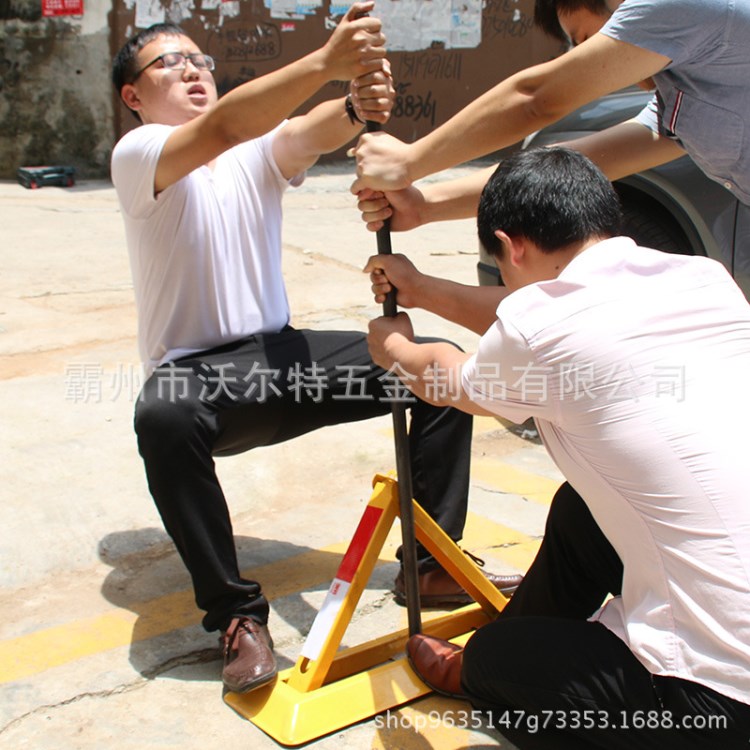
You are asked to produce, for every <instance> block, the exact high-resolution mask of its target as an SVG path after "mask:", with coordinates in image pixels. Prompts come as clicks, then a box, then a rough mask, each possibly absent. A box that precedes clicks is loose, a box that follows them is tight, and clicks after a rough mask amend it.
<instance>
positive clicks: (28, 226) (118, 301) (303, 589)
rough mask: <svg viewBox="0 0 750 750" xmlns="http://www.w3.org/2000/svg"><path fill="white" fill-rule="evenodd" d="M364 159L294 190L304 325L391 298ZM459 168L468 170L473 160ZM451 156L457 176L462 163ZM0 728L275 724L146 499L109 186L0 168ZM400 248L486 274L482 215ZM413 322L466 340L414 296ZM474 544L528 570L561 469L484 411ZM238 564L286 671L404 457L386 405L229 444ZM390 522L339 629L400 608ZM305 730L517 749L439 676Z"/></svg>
mask: <svg viewBox="0 0 750 750" xmlns="http://www.w3.org/2000/svg"><path fill="white" fill-rule="evenodd" d="M350 168H351V166H350V165H349V164H345V165H334V166H328V167H324V168H317V169H316V170H314V171H313V172H312V173H311V175H310V176H309V178H308V180H307V182H306V183H305V185H303V186H302V187H301V188H300V189H298V190H296V191H291V192H290V193H289V194H288V196H287V199H286V229H285V243H286V261H285V263H286V269H285V273H286V277H287V281H288V288H289V295H290V298H291V303H292V309H293V312H294V320H293V323H294V324H296V325H305V326H317V327H336V326H346V327H355V328H360V329H362V328H364V327H365V326H366V324H367V321H368V319H370V318H371V317H373V316H375V315H377V314H379V307H378V306H376V305H375V304H374V303H373V302H372V301H371V297H370V294H369V281H368V279H367V277H366V276H365V275H363V274H362V273H361V268H362V266H363V265H364V262H365V260H366V258H367V257H368V256H369V255H370V254H371V253H373V252H374V251H375V238H374V236H373V235H372V234H370V233H368V232H367V231H366V230H365V228H364V226H363V225H362V224H361V222H359V219H358V214H357V213H356V211H355V209H354V207H353V206H354V199H353V198H352V197H351V196H350V195H349V193H348V186H349V184H350V182H351V175H350V173H349V170H350ZM467 169H470V168H467ZM459 173H463V172H459V171H458V170H453V171H452V173H451V175H455V174H459ZM0 217H2V219H1V220H0V257H2V264H1V267H2V274H0V381H1V382H2V389H3V399H2V401H3V406H2V418H1V419H0V451H2V452H1V454H0V488H1V489H0V493H2V499H1V501H0V529H2V532H1V533H0V612H1V613H2V614H0V696H1V697H0V747H2V748H13V749H14V750H16V749H18V748H34V750H39V749H43V748H55V750H58V749H59V748H65V749H68V748H70V749H79V748H80V749H81V750H84V749H86V750H88V748H101V747H105V746H109V747H115V748H139V750H141V749H142V748H152V747H153V748H156V747H159V748H202V749H205V748H221V747H240V748H253V749H254V750H255V749H260V750H263V749H265V748H274V747H278V743H277V742H276V741H275V740H274V739H273V738H272V737H270V736H268V735H267V734H265V733H264V732H262V731H261V730H260V729H258V728H257V727H256V726H255V725H254V724H253V723H251V722H250V721H248V720H246V719H245V718H243V717H242V716H240V715H239V714H237V713H235V712H234V711H233V710H232V709H231V708H230V707H229V706H228V705H226V704H225V703H224V702H223V700H222V689H221V682H220V669H221V664H220V661H219V658H218V651H217V648H216V646H217V642H216V635H215V634H208V633H206V632H205V631H203V629H202V628H201V626H200V613H199V612H198V611H197V610H196V608H195V606H194V603H193V600H192V595H191V590H190V584H189V580H188V577H187V575H186V573H185V571H184V569H183V567H182V565H181V562H180V561H179V559H178V558H177V555H176V553H175V551H174V548H173V547H172V544H171V542H170V540H169V539H168V538H167V536H166V535H165V533H164V532H163V530H162V528H161V524H160V521H159V518H158V516H157V513H156V511H155V509H154V507H153V504H152V501H151V499H150V497H149V494H148V491H147V488H146V484H145V480H144V476H143V470H142V466H141V463H140V459H139V457H138V455H137V453H136V448H135V441H134V436H133V433H132V428H131V420H132V411H133V405H134V401H135V398H136V396H137V393H138V389H139V386H140V374H139V366H138V357H137V353H136V343H135V330H136V317H135V310H134V304H133V291H132V284H131V280H130V272H129V268H128V260H127V253H126V249H125V243H124V232H123V228H122V223H121V220H120V217H119V215H118V207H117V201H116V198H115V194H114V190H113V188H112V186H111V185H110V184H109V183H106V182H82V183H80V184H78V185H77V186H75V187H74V188H69V189H63V188H52V187H47V188H42V189H40V190H35V191H30V190H25V189H24V188H22V187H21V186H20V185H17V184H16V183H13V182H4V183H0ZM394 250H395V251H396V252H406V253H408V254H409V255H410V256H411V257H412V258H413V259H414V260H415V261H416V262H417V264H418V265H419V266H420V267H422V268H425V269H430V270H431V272H433V273H435V274H439V275H444V276H448V277H450V278H454V279H456V280H458V281H465V282H467V283H474V281H475V265H476V260H477V255H476V239H475V233H474V229H473V224H472V222H470V221H466V222H455V223H452V224H445V225H436V226H432V227H425V228H421V229H419V230H416V231H414V232H412V233H409V234H408V235H394ZM413 318H414V321H415V327H416V329H417V330H418V332H423V333H425V334H432V335H441V336H446V337H448V338H452V339H453V340H455V341H456V342H458V343H460V344H461V345H463V346H464V347H465V348H469V349H471V348H472V347H473V346H474V344H475V342H476V337H475V336H474V335H473V334H470V333H468V332H466V331H462V330H460V329H457V328H455V327H453V326H451V325H449V324H447V323H444V322H442V321H440V320H439V319H437V318H435V317H433V316H430V315H427V314H424V313H419V312H417V313H415V314H414V315H413ZM475 433H476V434H475V440H474V448H473V452H474V456H473V460H474V463H473V475H472V491H471V505H470V511H471V513H470V518H469V523H468V526H467V529H466V534H465V538H464V541H463V546H464V547H466V548H467V549H470V550H471V551H473V552H474V553H475V554H478V555H480V556H481V557H483V558H485V559H486V560H487V566H488V568H490V569H492V570H494V571H497V572H503V571H513V570H523V569H525V567H526V566H527V565H528V563H529V562H530V560H531V559H532V557H533V554H534V552H535V549H536V547H537V545H538V541H539V538H540V535H541V533H542V528H543V523H544V519H545V515H546V511H547V506H548V503H549V500H550V498H551V494H552V492H553V491H554V489H555V487H556V486H557V483H558V480H559V474H558V472H557V470H556V469H555V468H554V466H552V465H551V462H550V461H549V459H548V458H547V456H546V454H545V452H544V450H543V448H542V447H541V446H540V445H539V444H538V443H537V442H535V441H534V440H533V439H529V438H530V437H532V438H533V436H529V435H526V436H522V435H521V431H520V430H519V429H509V428H508V426H506V425H504V424H502V423H500V422H499V421H496V420H491V419H478V420H477V421H476V426H475ZM218 467H219V472H220V476H221V479H222V482H223V485H224V487H225V490H226V493H227V496H228V498H229V501H230V505H231V509H232V513H233V519H234V523H235V532H236V535H237V545H238V550H239V556H240V560H241V565H242V568H243V570H244V571H245V572H246V574H247V575H249V576H250V577H254V578H257V579H258V580H260V581H261V582H262V583H263V585H264V589H265V591H266V592H267V595H269V596H270V598H271V603H272V613H271V619H270V627H271V630H272V633H273V636H274V639H275V642H276V650H277V653H278V656H279V660H280V666H281V667H282V668H286V667H289V666H291V665H293V664H294V662H295V661H296V659H297V657H298V655H299V652H300V649H301V647H302V644H303V642H304V639H305V636H306V634H307V631H308V630H309V628H310V625H311V623H312V621H313V618H314V616H315V614H316V612H317V611H318V608H319V607H320V605H321V603H322V600H323V597H324V596H325V593H326V591H327V589H328V586H329V583H330V581H331V579H332V577H333V575H334V573H335V572H336V569H337V567H338V563H339V561H340V559H341V554H342V553H343V551H344V550H345V549H346V546H347V543H348V541H349V539H350V538H351V536H352V534H353V532H354V529H355V528H356V525H357V523H358V520H359V518H360V515H361V513H362V510H363V508H364V507H365V505H366V503H367V501H368V500H369V498H370V494H371V486H372V478H373V475H374V474H375V473H377V472H388V471H390V470H392V469H393V468H394V454H393V438H392V430H391V424H390V417H383V418H380V419H374V420H371V421H369V422H363V423H359V424H354V425H346V426H338V427H331V428H327V429H325V430H322V431H319V432H317V433H315V434H313V435H308V436H306V437H302V438H299V439H297V440H295V441H293V442H290V443H287V444H284V445H280V446H276V447H273V448H268V449H262V450H257V451H254V452H252V453H249V454H245V455H242V456H236V457H232V458H224V459H220V460H219V462H218ZM398 535H399V530H398V525H396V527H395V528H394V530H393V531H392V532H391V535H390V536H389V538H388V541H387V543H386V545H385V547H384V549H383V552H382V554H381V559H380V560H379V563H378V565H377V567H376V569H375V571H374V573H373V575H372V577H371V579H370V582H369V584H368V588H367V591H366V592H365V595H364V596H363V599H362V601H361V602H360V606H359V607H358V609H357V611H356V612H355V614H354V617H353V619H352V623H351V626H350V628H349V630H348V631H347V634H346V636H345V639H344V643H345V644H346V645H351V644H353V643H358V642H366V641H369V640H371V639H372V638H375V637H378V636H380V635H384V634H385V633H388V632H391V631H392V630H395V629H398V628H402V627H405V625H406V613H405V611H404V610H403V609H402V608H400V607H398V606H396V605H395V604H394V602H393V600H392V595H391V593H390V587H391V584H392V581H393V578H394V577H395V574H396V563H395V558H394V551H395V548H396V546H397V545H398V542H399V537H398ZM336 721H337V718H336V717H332V719H331V723H332V726H331V730H332V731H331V733H330V734H328V735H326V736H324V737H322V738H321V739H318V740H315V741H313V742H311V743H310V744H309V747H314V748H315V750H329V749H332V748H336V750H344V748H356V749H358V750H359V748H394V749H395V748H399V749H409V748H414V749H415V750H416V749H418V750H427V749H428V748H435V749H436V750H438V749H440V750H442V749H443V748H495V747H501V748H511V747H512V746H511V745H510V744H509V743H508V742H507V740H505V739H504V738H503V737H502V736H501V735H500V734H498V733H497V732H496V731H494V730H492V729H489V728H487V727H486V726H485V725H484V724H483V723H482V722H481V721H479V719H478V717H476V716H474V715H472V714H471V713H470V707H469V706H468V704H465V703H462V702H460V701H452V700H448V699H443V698H439V697H436V696H435V695H430V696H427V697H425V698H422V699H419V700H417V701H414V702H412V703H411V704H409V705H407V706H404V707H400V708H396V709H394V710H393V711H390V712H387V713H385V714H382V715H380V716H378V717H375V718H372V719H369V720H366V721H362V722H359V723H357V724H355V725H354V726H349V727H345V728H338V727H337V726H336Z"/></svg>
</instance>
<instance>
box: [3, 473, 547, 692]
mask: <svg viewBox="0 0 750 750" xmlns="http://www.w3.org/2000/svg"><path fill="white" fill-rule="evenodd" d="M491 468H492V469H493V474H492V476H493V477H494V479H493V484H497V485H498V486H501V487H503V488H504V489H505V490H506V491H508V492H518V494H523V495H524V496H525V497H529V496H534V497H537V496H538V497H542V495H543V494H544V493H545V492H546V493H548V494H549V488H548V487H547V484H551V482H550V480H546V479H544V478H543V477H535V478H534V477H533V476H532V475H529V474H525V473H524V472H520V471H517V470H513V467H508V466H504V468H503V470H504V471H505V472H506V473H507V477H505V478H500V479H498V478H497V477H496V475H495V470H498V471H499V470H500V468H499V467H491ZM480 469H481V467H480ZM534 479H535V480H536V484H534V481H532V480H534ZM521 485H523V486H521ZM511 487H513V488H515V489H510V488H511ZM464 539H465V544H466V546H467V547H469V548H472V549H491V550H492V554H493V556H494V557H497V558H499V559H501V560H503V561H504V562H506V563H508V564H509V565H511V566H512V567H514V568H517V569H519V570H526V568H527V567H528V565H529V563H530V562H531V560H532V559H533V556H534V554H535V552H536V548H537V547H538V540H534V539H532V538H530V537H528V536H526V535H524V534H522V533H521V532H519V531H517V530H515V529H512V528H510V527H508V526H504V525H502V524H498V523H495V522H493V521H490V520H489V519H487V518H483V517H480V516H477V515H475V514H472V513H469V515H468V518H467V525H466V530H465V533H464ZM347 546H348V541H347V542H340V543H337V544H334V545H331V546H329V547H325V548H322V549H319V550H311V551H309V552H305V553H303V554H300V555H295V556H293V557H290V558H286V559H284V560H280V561H278V562H274V563H269V564H267V565H261V566H258V567H256V568H253V569H251V570H248V571H243V575H244V576H245V577H247V578H250V579H252V580H259V581H262V582H263V587H264V589H265V590H267V591H269V592H271V594H270V595H269V600H271V601H273V600H274V599H279V598H282V597H284V596H288V595H289V594H293V593H296V592H299V591H308V590H310V589H312V588H314V587H315V586H317V585H319V584H321V583H325V582H328V581H330V580H332V578H333V576H334V574H335V572H336V570H337V568H338V565H339V563H340V561H341V555H342V554H343V553H344V552H345V551H346V548H347ZM388 546H390V545H388ZM394 546H395V545H394ZM387 551H388V548H384V552H387ZM384 561H385V560H384ZM201 617H202V614H201V612H200V611H199V610H198V609H197V608H196V606H195V602H194V600H193V593H192V591H189V590H186V591H178V592H175V593H173V594H167V595H165V596H161V597H158V598H156V599H152V600H149V601H145V602H134V603H133V604H131V605H130V608H129V609H113V610H112V611H110V612H106V613H104V614H101V615H97V616H94V617H89V618H84V619H81V620H76V621H75V622H70V623H65V624H62V625H57V626H54V627H50V628H44V629H41V630H38V631H35V632H32V633H28V634H26V635H23V636H19V637H17V638H11V639H8V640H5V641H2V642H0V683H6V682H12V681H15V680H20V679H23V678H27V677H31V676H33V675H35V674H39V673H41V672H44V671H47V670H49V669H53V668H55V667H59V666H62V665H63V664H68V663H70V662H73V661H77V660H79V659H82V658H85V657H87V656H91V655H94V654H97V653H101V652H103V651H108V650H110V649H114V648H119V647H122V646H127V645H128V644H130V643H133V642H137V641H145V640H148V639H150V638H154V637H156V636H160V635H164V634H165V633H169V632H171V631H173V630H179V629H180V628H183V627H187V626H189V625H194V624H195V623H197V622H199V621H200V619H201Z"/></svg>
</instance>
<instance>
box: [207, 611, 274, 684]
mask: <svg viewBox="0 0 750 750" xmlns="http://www.w3.org/2000/svg"><path fill="white" fill-rule="evenodd" d="M219 643H220V644H221V647H222V653H223V655H224V669H223V671H222V673H221V679H222V680H223V681H224V687H226V688H227V690H231V691H232V692H233V693H247V692H248V691H249V690H255V689H256V688H259V687H262V686H263V685H267V684H268V683H269V682H271V680H273V679H274V677H276V658H275V657H274V655H273V641H272V640H271V635H270V634H269V632H268V628H267V627H266V626H265V625H261V624H260V623H259V622H257V621H256V620H253V619H252V618H250V617H235V618H234V619H233V620H232V622H231V623H230V624H229V627H228V628H227V629H226V631H225V632H223V633H222V634H221V637H220V638H219Z"/></svg>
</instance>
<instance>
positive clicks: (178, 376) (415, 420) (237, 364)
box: [135, 328, 472, 630]
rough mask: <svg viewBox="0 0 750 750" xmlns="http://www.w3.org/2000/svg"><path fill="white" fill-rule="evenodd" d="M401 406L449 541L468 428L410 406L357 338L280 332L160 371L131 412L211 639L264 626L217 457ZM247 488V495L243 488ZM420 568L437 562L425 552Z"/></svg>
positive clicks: (460, 420) (418, 470) (433, 510)
mask: <svg viewBox="0 0 750 750" xmlns="http://www.w3.org/2000/svg"><path fill="white" fill-rule="evenodd" d="M406 398H408V399H409V401H408V406H409V410H410V416H411V419H410V429H409V447H410V451H411V466H412V482H413V490H414V497H415V499H416V500H417V501H418V502H419V503H420V504H421V505H422V507H423V508H424V509H425V511H427V513H429V514H430V515H431V516H432V518H434V519H435V521H436V522H437V523H438V524H439V525H440V526H441V528H442V529H443V530H444V531H445V532H446V533H447V534H448V535H449V536H450V537H451V538H452V539H453V540H455V541H458V540H459V539H460V538H461V535H462V532H463V528H464V524H465V521H466V510H467V504H468V492H469V468H470V455H471V431H472V419H471V417H470V416H469V415H467V414H464V413H462V412H460V411H457V410H456V409H450V408H438V407H435V406H432V405H430V404H427V403H425V402H423V401H419V400H417V399H414V398H413V397H411V395H410V394H408V393H407V392H405V391H404V389H403V387H402V386H400V385H398V380H397V378H396V377H395V376H394V375H393V374H389V373H386V372H385V371H384V370H382V369H381V368H379V367H376V366H375V365H374V364H373V362H372V360H371V358H370V355H369V352H368V350H367V343H366V339H365V336H364V334H362V333H359V332H349V331H309V330H295V329H292V328H287V329H284V330H283V331H281V332H279V333H271V334H262V335H258V336H253V337H251V338H249V339H247V340H243V341H240V342H237V343H233V344H231V345H227V346H223V347H220V348H218V349H213V350H211V351H207V352H202V353H200V354H196V355H191V356H188V357H185V358H182V359H180V360H177V361H175V362H173V363H168V364H165V365H163V366H161V367H159V368H157V369H156V370H155V371H154V372H153V373H152V375H151V376H150V377H149V379H148V380H147V381H146V383H145V385H144V388H143V391H142V393H141V396H140V399H139V402H138V404H137V406H136V412H135V431H136V433H137V436H138V447H139V451H140V453H141V456H142V457H143V460H144V464H145V468H146V476H147V479H148V484H149V489H150V491H151V494H152V496H153V498H154V500H155V502H156V506H157V508H158V510H159V513H160V515H161V517H162V520H163V523H164V526H165V528H166V530H167V532H168V533H169V535H170V536H171V538H172V539H173V541H174V543H175V545H176V547H177V550H178V552H179V553H180V555H181V557H182V559H183V561H184V563H185V565H186V567H187V569H188V571H189V572H190V575H191V577H192V581H193V587H194V590H195V597H196V603H197V604H198V606H199V607H200V608H201V609H203V610H205V612H206V615H205V617H204V619H203V624H204V626H205V628H206V629H207V630H216V629H225V628H226V627H227V625H228V624H229V621H230V620H231V618H232V617H234V616H236V615H248V616H252V617H254V618H255V619H257V620H258V621H260V622H262V623H265V622H266V621H267V619H268V602H267V601H266V599H265V597H264V596H263V595H262V593H261V586H260V583H258V582H256V581H250V580H245V579H243V578H242V577H241V576H240V573H239V569H238V563H237V554H236V550H235V544H234V537H233V532H232V523H231V520H230V516H229V511H228V508H227V503H226V500H225V497H224V494H223V492H222V489H221V486H220V485H219V481H218V478H217V476H216V471H215V465H214V456H217V455H231V454H236V453H240V452H244V451H247V450H250V449H252V448H256V447H259V446H264V445H273V444H276V443H280V442H282V441H285V440H290V439H291V438H294V437H297V436H299V435H302V434H305V433H307V432H310V431H312V430H316V429H318V428H319V427H324V426H326V425H334V424H340V423H343V422H353V421H357V420H362V419H367V418H370V417H374V416H379V415H382V414H387V413H389V412H390V411H391V408H392V402H393V400H394V399H398V400H403V399H406ZM250 491H252V490H250ZM417 556H418V559H419V565H420V569H421V570H428V569H430V568H431V567H434V566H435V565H436V564H437V563H436V562H435V561H434V559H433V558H432V557H431V556H430V555H429V554H428V553H427V552H426V550H424V549H423V548H421V547H418V549H417Z"/></svg>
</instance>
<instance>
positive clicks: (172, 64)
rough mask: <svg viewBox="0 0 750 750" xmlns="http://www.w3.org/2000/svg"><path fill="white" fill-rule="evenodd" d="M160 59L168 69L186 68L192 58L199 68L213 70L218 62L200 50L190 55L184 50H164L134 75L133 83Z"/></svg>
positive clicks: (192, 61)
mask: <svg viewBox="0 0 750 750" xmlns="http://www.w3.org/2000/svg"><path fill="white" fill-rule="evenodd" d="M159 60H161V63H162V65H163V66H164V67H165V68H167V69H168V70H185V68H186V67H187V61H188V60H190V62H191V63H193V65H195V67H196V68H198V70H213V69H214V68H215V67H216V63H214V59H213V57H211V55H204V54H201V53H200V52H193V53H191V54H189V55H186V54H185V53H184V52H164V53H163V54H161V55H159V56H158V57H155V58H154V59H153V60H152V61H151V62H150V63H147V64H146V65H144V66H143V67H142V68H141V69H140V70H139V71H138V72H137V73H136V74H135V75H134V76H133V80H132V81H131V83H135V81H136V79H137V78H138V76H140V75H141V73H143V71H144V70H146V68H150V67H151V66H152V65H155V64H156V63H158V62H159Z"/></svg>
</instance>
